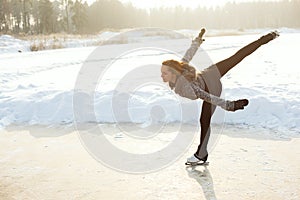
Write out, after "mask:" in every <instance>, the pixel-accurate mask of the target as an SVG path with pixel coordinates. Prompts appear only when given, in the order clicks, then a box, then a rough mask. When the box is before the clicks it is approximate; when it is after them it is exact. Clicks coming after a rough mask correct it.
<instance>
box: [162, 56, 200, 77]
mask: <svg viewBox="0 0 300 200" xmlns="http://www.w3.org/2000/svg"><path fill="white" fill-rule="evenodd" d="M162 64H163V65H166V66H168V67H170V68H171V69H173V70H175V71H176V72H177V73H178V74H179V75H182V76H184V77H185V78H186V79H187V80H188V81H189V82H191V81H193V80H195V79H196V69H195V68H194V67H192V66H190V65H189V64H188V63H186V62H179V61H177V60H166V61H163V62H162Z"/></svg>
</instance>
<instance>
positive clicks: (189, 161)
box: [185, 155, 208, 165]
mask: <svg viewBox="0 0 300 200" xmlns="http://www.w3.org/2000/svg"><path fill="white" fill-rule="evenodd" d="M207 158H208V155H207V156H205V157H204V158H202V159H199V158H197V157H196V156H195V155H192V156H191V157H189V158H188V159H187V161H186V163H185V164H186V165H203V164H206V163H208V162H206V160H207Z"/></svg>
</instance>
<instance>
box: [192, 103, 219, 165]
mask: <svg viewBox="0 0 300 200" xmlns="http://www.w3.org/2000/svg"><path fill="white" fill-rule="evenodd" d="M215 109H216V106H214V105H212V104H210V103H207V102H203V105H202V111H201V117H200V125H201V136H200V144H199V146H198V149H197V151H196V153H195V156H196V157H197V158H198V159H200V160H203V161H206V160H207V157H208V151H207V144H208V140H209V137H210V133H211V128H210V122H211V118H212V115H213V113H214V112H215Z"/></svg>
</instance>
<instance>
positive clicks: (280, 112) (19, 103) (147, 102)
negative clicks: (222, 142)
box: [0, 28, 300, 136]
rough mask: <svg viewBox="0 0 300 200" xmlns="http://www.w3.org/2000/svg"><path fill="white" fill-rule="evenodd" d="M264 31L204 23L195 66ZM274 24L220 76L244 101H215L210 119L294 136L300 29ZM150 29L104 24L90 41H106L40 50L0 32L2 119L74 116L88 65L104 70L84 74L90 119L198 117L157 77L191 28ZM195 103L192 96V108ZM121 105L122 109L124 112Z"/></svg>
mask: <svg viewBox="0 0 300 200" xmlns="http://www.w3.org/2000/svg"><path fill="white" fill-rule="evenodd" d="M269 31H270V30H249V31H248V32H244V33H243V34H241V35H234V36H220V35H221V34H217V33H215V32H214V31H211V33H210V31H209V30H208V33H207V34H209V33H210V34H211V35H219V36H214V37H207V38H206V41H205V42H204V43H203V44H202V46H201V47H202V48H203V50H199V52H198V54H197V55H202V56H203V55H204V54H205V55H208V56H209V58H210V59H211V61H210V60H205V61H203V60H202V61H201V60H200V61H199V57H196V58H195V60H193V61H192V63H193V64H195V65H196V66H197V67H199V66H201V67H199V69H202V68H205V67H207V66H208V65H209V62H217V61H220V60H221V59H224V58H226V57H228V56H230V55H232V54H233V53H235V51H237V50H238V49H239V48H241V47H242V46H244V45H246V44H248V43H249V42H251V41H253V40H255V39H257V38H259V37H260V36H262V35H263V34H266V33H268V32H269ZM279 31H280V32H281V36H280V37H279V38H278V39H276V40H274V41H271V42H270V43H269V44H267V45H265V46H263V47H261V48H260V49H258V50H257V51H256V52H255V53H254V54H253V55H251V56H249V57H248V58H246V59H245V60H244V61H242V63H240V64H239V65H238V66H237V67H236V68H234V69H233V70H232V71H231V72H230V73H228V75H226V76H225V77H224V78H223V79H222V82H223V94H222V97H223V98H226V99H240V98H247V99H249V100H250V104H249V106H247V107H246V109H245V110H244V111H238V112H235V113H229V112H224V111H223V110H222V109H218V110H217V113H216V115H215V117H214V122H215V123H224V122H225V123H228V124H239V125H242V126H253V127H260V128H261V127H264V128H268V129H272V130H274V132H281V133H287V134H292V135H298V136H299V134H300V131H299V130H300V81H299V80H300V68H299V66H298V62H299V57H298V56H299V53H298V52H299V51H300V47H299V44H300V30H291V29H285V28H282V29H279ZM156 32H157V34H155V31H150V32H149V30H135V31H130V32H127V33H126V32H125V33H124V32H123V33H121V34H120V35H119V36H118V33H115V32H105V33H102V34H101V35H99V38H100V39H96V41H97V42H99V41H102V40H103V41H104V43H105V40H107V39H108V40H107V41H108V42H106V43H105V45H101V46H99V47H97V46H89V45H87V44H95V38H92V39H91V40H93V42H92V41H90V42H88V40H87V39H86V42H85V43H83V42H82V41H81V40H78V41H74V40H73V41H70V43H68V41H66V44H65V46H66V47H68V48H64V49H58V50H46V51H38V52H30V51H29V45H30V43H29V42H28V41H22V40H18V39H16V38H13V37H11V36H7V35H2V36H0V44H1V48H0V85H1V90H0V127H2V128H3V127H6V126H8V125H10V124H44V125H53V124H70V123H73V122H74V107H73V101H74V98H73V97H74V89H76V90H77V89H78V85H76V84H78V78H80V77H81V75H82V74H84V71H82V69H84V68H88V65H93V67H95V69H96V70H97V72H101V73H102V74H101V76H100V77H99V76H98V77H97V76H95V77H91V79H95V80H88V81H87V83H94V84H95V85H96V86H97V87H96V88H95V91H94V93H93V94H94V96H93V98H92V99H93V105H91V106H92V107H93V110H94V111H95V113H94V115H95V119H94V120H95V121H96V122H101V123H106V122H109V123H110V122H136V123H142V125H143V126H144V127H147V126H149V125H151V124H152V123H153V122H164V123H167V122H178V121H182V122H188V123H189V122H191V123H194V122H197V121H198V118H199V116H198V115H199V111H200V110H199V109H198V110H193V111H192V112H187V113H185V114H183V113H182V107H185V108H188V109H189V108H191V109H193V108H194V107H193V106H195V101H189V100H185V99H183V98H180V97H178V96H176V95H174V93H173V92H171V91H170V90H168V88H167V87H166V85H165V84H163V83H162V81H161V80H160V64H161V62H162V61H163V60H165V59H172V58H174V59H177V58H179V57H180V56H182V55H183V54H184V52H185V50H186V49H187V48H188V47H189V45H190V42H191V40H190V39H191V38H192V36H193V35H197V32H196V31H194V30H181V31H178V32H179V34H172V33H170V34H169V35H164V33H165V32H159V31H158V30H156ZM182 34H184V35H185V36H187V38H184V37H182ZM109 38H110V39H109ZM100 43H101V42H100ZM72 44H73V45H72ZM74 44H76V45H74ZM18 50H22V53H19V52H18ZM201 52H202V53H201ZM118 53H123V54H118ZM116 54H117V55H116ZM200 58H201V56H200ZM141 66H148V68H147V70H148V69H150V70H149V71H147V72H145V73H142V74H139V73H140V72H139V71H138V70H137V71H135V70H136V69H138V67H141ZM126 75H129V76H128V77H126ZM134 77H136V78H134ZM140 79H143V81H141V80H140ZM123 85H127V86H128V87H129V86H130V87H131V88H130V91H129V92H130V93H128V94H127V97H124V95H125V96H126V93H124V91H123V92H121V90H122V87H123ZM79 87H80V86H79ZM83 92H85V91H83ZM128 95H129V97H128ZM75 101H76V100H75ZM200 104H201V101H197V103H196V105H197V108H198V107H200ZM78 112H81V111H78ZM124 112H128V115H125V116H123V115H124ZM82 113H84V110H83V111H82ZM195 113H196V114H195ZM75 116H76V115H75ZM92 119H93V118H92ZM87 121H90V118H88V119H87Z"/></svg>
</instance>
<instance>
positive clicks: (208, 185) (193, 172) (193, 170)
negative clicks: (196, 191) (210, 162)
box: [186, 166, 217, 200]
mask: <svg viewBox="0 0 300 200" xmlns="http://www.w3.org/2000/svg"><path fill="white" fill-rule="evenodd" d="M186 171H187V173H188V175H189V177H191V178H193V179H195V180H196V181H197V182H198V183H199V184H200V186H201V187H202V190H203V193H204V196H205V199H207V200H216V199H217V197H216V195H215V190H214V184H213V179H212V177H211V175H210V172H209V170H208V168H207V166H201V167H200V166H198V167H197V166H187V167H186Z"/></svg>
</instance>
